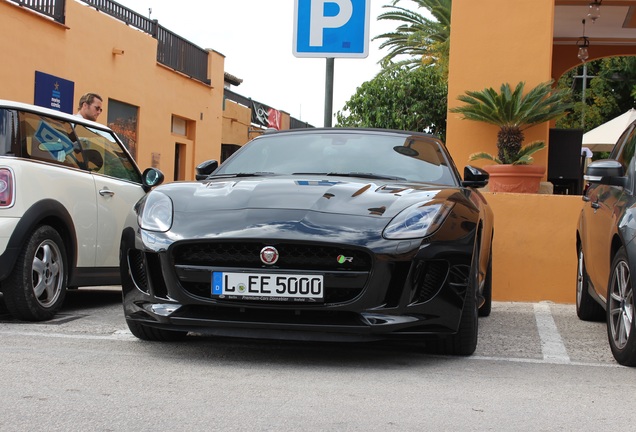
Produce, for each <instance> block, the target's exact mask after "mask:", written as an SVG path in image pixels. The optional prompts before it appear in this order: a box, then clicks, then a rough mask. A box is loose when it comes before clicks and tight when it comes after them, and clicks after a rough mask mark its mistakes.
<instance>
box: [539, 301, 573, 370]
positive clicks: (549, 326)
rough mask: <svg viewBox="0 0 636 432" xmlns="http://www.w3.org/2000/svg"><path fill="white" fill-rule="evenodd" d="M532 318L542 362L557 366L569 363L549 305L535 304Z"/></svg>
mask: <svg viewBox="0 0 636 432" xmlns="http://www.w3.org/2000/svg"><path fill="white" fill-rule="evenodd" d="M534 317H535V319H536V321H537V330H538V331H539V338H540V339H541V352H542V353H543V360H544V361H545V362H549V363H557V364H569V363H571V361H570V356H569V355H568V352H567V350H566V349H565V345H564V344H563V340H562V339H561V334H560V333H559V330H558V329H557V327H556V324H555V323H554V318H553V317H552V311H551V310H550V304H549V303H545V302H541V303H535V304H534Z"/></svg>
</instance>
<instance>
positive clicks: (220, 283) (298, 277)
mask: <svg viewBox="0 0 636 432" xmlns="http://www.w3.org/2000/svg"><path fill="white" fill-rule="evenodd" d="M212 296H214V297H218V298H223V299H231V300H262V301H289V302H318V301H322V300H323V296H324V288H323V276H322V275H302V274H287V273H286V274H260V273H232V272H213V273H212Z"/></svg>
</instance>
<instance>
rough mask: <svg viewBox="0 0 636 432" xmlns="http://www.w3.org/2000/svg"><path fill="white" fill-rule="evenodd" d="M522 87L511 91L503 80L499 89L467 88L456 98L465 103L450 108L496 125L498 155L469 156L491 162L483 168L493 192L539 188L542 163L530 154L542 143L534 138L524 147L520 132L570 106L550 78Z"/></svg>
mask: <svg viewBox="0 0 636 432" xmlns="http://www.w3.org/2000/svg"><path fill="white" fill-rule="evenodd" d="M524 87H525V83H524V82H520V83H519V84H517V85H516V87H515V88H514V90H513V89H512V88H511V86H510V84H508V83H504V84H502V85H501V89H500V91H499V92H497V91H496V90H494V89H493V88H492V87H491V88H486V89H484V90H481V91H467V92H466V94H463V95H460V96H458V98H457V99H458V100H460V101H461V102H464V105H462V106H458V107H455V108H451V109H450V111H451V112H454V113H459V114H461V115H462V117H463V118H464V119H467V120H474V121H481V122H485V123H489V124H492V125H495V126H498V127H499V132H498V133H497V156H496V157H495V156H493V155H491V154H489V153H485V152H478V153H473V154H472V155H471V156H470V160H477V159H486V160H490V161H493V162H494V164H492V165H487V166H485V167H484V169H485V170H486V171H488V173H489V174H490V183H489V187H490V190H491V191H493V192H529V193H537V192H538V191H539V185H540V182H541V179H542V178H543V175H544V174H545V166H533V165H532V163H533V162H534V160H533V158H532V154H534V153H536V152H537V151H539V150H542V149H544V148H545V143H544V142H542V141H535V142H532V143H530V144H528V145H526V146H523V140H524V134H523V131H524V130H526V129H527V128H529V127H531V126H535V125H537V124H540V123H543V122H546V121H550V120H555V119H557V118H559V117H561V116H563V115H565V114H566V112H567V110H568V109H569V108H570V107H571V105H570V104H569V103H567V102H565V101H566V100H567V99H566V93H565V91H563V90H553V89H552V82H551V81H548V82H544V83H541V84H539V85H537V86H536V87H534V88H532V89H530V90H529V91H528V92H527V93H526V94H524ZM511 173H512V174H511ZM511 175H512V177H511Z"/></svg>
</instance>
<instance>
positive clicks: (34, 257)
mask: <svg viewBox="0 0 636 432" xmlns="http://www.w3.org/2000/svg"><path fill="white" fill-rule="evenodd" d="M67 269H68V265H67V262H66V249H65V248H64V242H63V241H62V238H61V237H60V234H59V233H58V232H57V231H56V230H55V229H54V228H52V227H50V226H48V225H43V226H40V227H39V228H37V229H36V230H35V231H34V232H33V233H32V234H31V236H30V237H29V238H28V240H27V241H26V243H25V245H24V247H23V248H22V251H21V252H20V255H19V256H18V259H17V261H16V264H15V267H14V269H13V272H12V273H11V275H10V276H9V277H8V278H7V280H5V282H4V283H3V285H2V286H3V294H4V302H5V304H6V306H7V310H8V311H9V313H11V315H13V316H14V317H16V318H18V319H21V320H25V321H44V320H48V319H51V318H53V316H55V314H56V313H57V312H58V310H59V309H60V308H61V307H62V303H64V297H65V296H66V283H67Z"/></svg>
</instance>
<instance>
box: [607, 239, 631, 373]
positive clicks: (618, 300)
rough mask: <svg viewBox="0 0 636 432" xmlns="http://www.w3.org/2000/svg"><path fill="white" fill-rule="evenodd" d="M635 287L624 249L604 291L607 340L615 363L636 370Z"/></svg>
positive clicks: (615, 258)
mask: <svg viewBox="0 0 636 432" xmlns="http://www.w3.org/2000/svg"><path fill="white" fill-rule="evenodd" d="M635 306H636V304H635V303H634V284H633V282H632V279H631V272H630V270H629V260H628V258H627V252H626V251H625V248H620V249H619V250H618V252H617V253H616V256H615V257H614V260H612V273H611V274H610V280H609V285H608V288H607V314H606V316H607V336H608V339H609V344H610V348H611V349H612V354H613V355H614V358H615V359H616V361H617V362H618V363H620V364H622V365H624V366H636V323H634V317H635V315H636V312H635V310H634V307H635Z"/></svg>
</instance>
